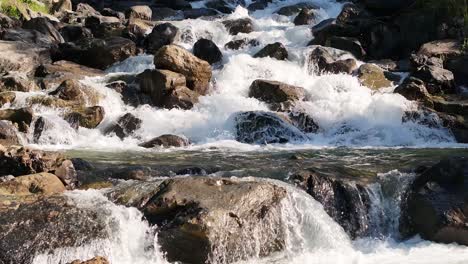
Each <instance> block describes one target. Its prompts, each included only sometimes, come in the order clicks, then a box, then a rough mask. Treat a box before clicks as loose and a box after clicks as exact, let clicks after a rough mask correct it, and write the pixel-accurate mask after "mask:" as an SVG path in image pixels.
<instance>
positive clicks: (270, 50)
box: [254, 42, 288, 60]
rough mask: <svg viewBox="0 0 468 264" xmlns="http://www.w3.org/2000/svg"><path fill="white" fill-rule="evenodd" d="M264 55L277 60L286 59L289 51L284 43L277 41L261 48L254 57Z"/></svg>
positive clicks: (262, 56)
mask: <svg viewBox="0 0 468 264" xmlns="http://www.w3.org/2000/svg"><path fill="white" fill-rule="evenodd" d="M264 57H270V58H274V59H277V60H286V59H287V58H288V51H287V50H286V47H285V46H284V45H283V44H282V43H280V42H275V43H272V44H268V45H266V46H265V47H264V48H263V49H261V50H260V51H259V52H257V53H256V54H255V55H254V58H264Z"/></svg>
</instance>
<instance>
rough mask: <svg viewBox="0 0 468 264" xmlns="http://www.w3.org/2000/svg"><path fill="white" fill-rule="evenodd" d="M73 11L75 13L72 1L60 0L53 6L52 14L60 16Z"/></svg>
mask: <svg viewBox="0 0 468 264" xmlns="http://www.w3.org/2000/svg"><path fill="white" fill-rule="evenodd" d="M71 11H73V6H72V1H71V0H58V1H56V2H53V4H52V8H51V12H52V13H53V14H57V15H60V14H62V13H65V12H71Z"/></svg>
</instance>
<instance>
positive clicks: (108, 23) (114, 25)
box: [85, 15, 125, 38]
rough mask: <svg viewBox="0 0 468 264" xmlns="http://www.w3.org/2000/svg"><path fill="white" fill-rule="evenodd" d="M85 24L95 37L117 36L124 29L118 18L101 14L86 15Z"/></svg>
mask: <svg viewBox="0 0 468 264" xmlns="http://www.w3.org/2000/svg"><path fill="white" fill-rule="evenodd" d="M85 26H86V27H87V28H89V29H90V30H91V32H92V33H93V36H94V37H96V38H109V37H118V36H121V35H122V32H123V31H124V29H125V26H124V25H123V24H122V22H121V21H120V19H119V18H117V17H113V16H102V15H92V16H89V17H87V18H86V22H85Z"/></svg>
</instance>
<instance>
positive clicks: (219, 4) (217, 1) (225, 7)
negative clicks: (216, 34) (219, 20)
mask: <svg viewBox="0 0 468 264" xmlns="http://www.w3.org/2000/svg"><path fill="white" fill-rule="evenodd" d="M230 2H234V3H230ZM242 2H243V1H242ZM237 4H240V3H236V1H229V0H210V1H208V2H206V4H205V6H206V7H208V8H212V9H214V10H218V11H219V12H221V13H224V14H230V13H232V12H233V11H234V7H235V6H237ZM242 4H245V2H243V3H242ZM234 5H235V6H234Z"/></svg>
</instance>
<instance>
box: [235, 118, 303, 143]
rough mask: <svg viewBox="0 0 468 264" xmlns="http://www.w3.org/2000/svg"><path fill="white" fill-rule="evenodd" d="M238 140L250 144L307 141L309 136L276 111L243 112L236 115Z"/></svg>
mask: <svg viewBox="0 0 468 264" xmlns="http://www.w3.org/2000/svg"><path fill="white" fill-rule="evenodd" d="M234 120H235V123H236V140H237V141H239V142H243V143H249V144H272V143H287V142H290V141H305V140H307V139H308V138H307V136H306V135H305V134H304V133H303V132H301V131H300V130H299V129H298V128H296V127H294V126H293V125H292V124H291V123H290V120H289V119H288V118H287V117H286V116H281V115H280V114H276V113H274V112H261V111H251V112H241V113H238V114H237V115H236V116H235V117H234Z"/></svg>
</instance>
